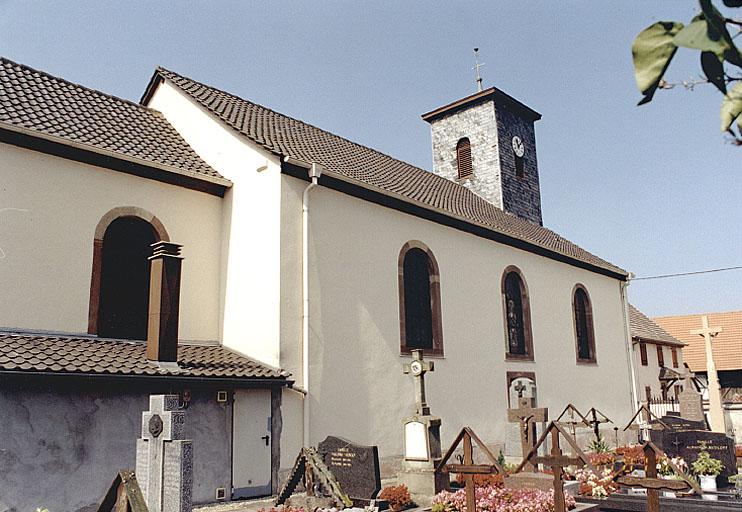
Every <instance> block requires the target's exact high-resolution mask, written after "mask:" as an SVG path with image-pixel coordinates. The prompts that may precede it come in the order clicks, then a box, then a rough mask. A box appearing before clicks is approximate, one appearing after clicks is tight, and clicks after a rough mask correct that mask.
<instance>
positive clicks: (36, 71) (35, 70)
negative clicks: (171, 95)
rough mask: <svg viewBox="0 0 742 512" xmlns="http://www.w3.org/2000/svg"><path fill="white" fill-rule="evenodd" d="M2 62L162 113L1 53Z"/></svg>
mask: <svg viewBox="0 0 742 512" xmlns="http://www.w3.org/2000/svg"><path fill="white" fill-rule="evenodd" d="M0 62H5V63H7V64H10V65H12V66H18V67H19V68H21V69H25V70H27V71H30V72H32V73H38V74H39V75H42V76H45V77H47V78H50V79H52V80H57V81H60V82H64V83H65V84H67V85H71V86H73V87H79V88H80V89H84V90H86V91H89V92H92V93H95V94H100V95H101V96H105V97H106V98H110V99H112V100H116V101H120V102H122V103H127V104H129V105H132V106H135V107H138V108H141V109H144V110H147V111H149V112H154V113H157V114H159V115H162V112H160V111H159V110H156V109H154V108H151V107H148V106H147V105H142V104H141V103H137V102H135V101H132V100H128V99H126V98H121V97H119V96H114V95H113V94H110V93H107V92H103V91H101V90H99V89H95V88H93V87H88V86H86V85H82V84H79V83H77V82H73V81H71V80H68V79H66V78H63V77H61V76H57V75H52V74H51V73H48V72H46V71H41V70H39V69H36V68H33V67H31V66H29V65H27V64H21V63H20V62H16V61H14V60H11V59H9V58H7V57H3V56H2V55H0ZM163 117H164V116H163Z"/></svg>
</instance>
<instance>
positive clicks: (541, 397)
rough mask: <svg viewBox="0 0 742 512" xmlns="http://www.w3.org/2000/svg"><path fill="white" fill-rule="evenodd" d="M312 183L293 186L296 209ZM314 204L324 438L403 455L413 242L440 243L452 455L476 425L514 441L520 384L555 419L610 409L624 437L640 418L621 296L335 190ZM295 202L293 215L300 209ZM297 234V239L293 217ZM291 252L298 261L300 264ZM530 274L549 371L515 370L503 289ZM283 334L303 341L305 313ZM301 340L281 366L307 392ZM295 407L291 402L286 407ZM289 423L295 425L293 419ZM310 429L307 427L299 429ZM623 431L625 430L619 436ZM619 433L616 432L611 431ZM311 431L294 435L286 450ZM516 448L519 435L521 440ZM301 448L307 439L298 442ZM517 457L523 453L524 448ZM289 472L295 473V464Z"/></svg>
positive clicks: (313, 293) (313, 339)
mask: <svg viewBox="0 0 742 512" xmlns="http://www.w3.org/2000/svg"><path fill="white" fill-rule="evenodd" d="M305 185H306V182H303V181H300V180H297V179H294V178H291V177H288V176H284V177H283V186H284V188H285V189H286V190H287V192H285V193H283V197H284V200H285V201H286V204H284V205H283V208H285V209H286V210H291V209H294V210H296V208H298V207H299V203H298V201H300V193H299V192H300V190H303V187H304V186H305ZM311 194H312V197H311V206H310V230H311V232H310V255H309V258H310V273H309V278H310V332H311V335H310V361H309V366H310V381H309V382H310V390H309V404H310V410H311V421H310V439H311V442H312V444H316V443H317V442H318V441H321V440H322V439H324V437H325V436H327V435H330V434H333V435H339V436H342V437H346V438H348V439H350V440H352V441H354V442H358V443H364V444H377V445H379V454H380V456H381V457H382V459H383V458H386V457H388V456H392V455H399V454H401V453H402V428H401V422H402V419H403V418H405V417H407V416H409V415H410V414H411V413H412V410H413V405H414V403H413V383H412V379H411V378H410V377H409V376H406V375H403V373H402V364H403V363H404V362H406V361H407V360H408V359H409V357H408V356H402V355H400V319H399V306H398V302H399V289H398V271H397V262H398V257H399V252H400V249H401V248H402V246H403V245H404V244H405V243H406V242H408V241H410V240H418V241H420V242H423V243H424V244H426V245H427V246H428V247H429V248H430V249H431V251H432V253H433V254H434V255H435V257H436V259H437V262H438V265H439V268H440V287H441V288H440V289H441V301H442V323H443V346H444V354H445V355H444V357H442V358H438V359H436V360H435V364H436V369H435V372H434V373H432V374H428V377H427V381H426V386H427V389H428V397H429V402H430V405H431V407H432V412H433V414H436V415H439V416H440V417H442V419H443V426H442V436H443V444H444V445H447V444H448V443H450V441H451V440H452V437H453V436H454V435H455V434H456V433H457V431H458V430H459V429H460V428H461V427H462V426H464V425H468V426H471V427H472V428H474V430H475V431H476V432H477V433H479V434H480V436H482V437H483V438H484V440H485V442H487V443H493V444H496V443H500V442H503V441H505V440H506V439H507V438H508V434H507V433H508V432H509V430H511V429H512V428H514V425H508V424H507V423H506V417H507V414H506V409H507V408H508V391H507V382H506V372H509V371H512V372H534V373H535V374H536V384H537V387H538V405H539V406H548V407H549V413H550V415H551V416H552V417H555V416H556V415H558V414H559V412H561V410H562V409H563V408H564V407H565V405H566V404H567V403H568V402H572V403H574V404H575V405H576V406H577V407H578V408H579V409H581V410H585V409H589V408H590V407H592V406H595V407H597V408H598V409H600V410H601V411H603V412H604V413H605V414H606V415H608V416H609V417H610V418H612V419H613V420H614V421H615V422H616V423H620V424H621V425H623V424H624V423H625V422H626V421H628V419H629V418H630V417H631V415H632V406H631V392H630V387H631V384H630V382H631V381H630V377H629V366H628V365H629V363H628V354H627V348H628V347H627V333H626V327H625V320H624V304H623V300H622V295H621V284H620V282H619V281H618V280H616V279H612V278H608V277H605V276H602V275H599V274H596V273H593V272H590V271H586V270H582V269H579V268H577V267H573V266H570V265H567V264H564V263H559V262H556V261H554V260H550V259H546V258H544V257H540V256H537V255H534V254H532V253H528V252H525V251H522V250H518V249H515V248H512V247H509V246H505V245H502V244H498V243H494V242H492V241H489V240H486V239H483V238H480V237H476V236H474V235H471V234H467V233H464V232H461V231H458V230H455V229H452V228H448V227H445V226H442V225H439V224H436V223H433V222H430V221H427V220H424V219H421V218H418V217H414V216H411V215H407V214H404V213H401V212H398V211H396V210H392V209H390V208H385V207H382V206H379V205H376V204H372V203H370V202H367V201H363V200H359V199H357V198H354V197H351V196H348V195H346V194H342V193H339V192H336V191H333V190H330V189H328V188H326V187H321V186H320V187H319V188H317V189H315V190H314V191H312V192H311ZM291 200H293V201H294V202H293V203H289V202H288V201H291ZM284 222H285V223H288V227H287V226H286V225H285V226H284V229H288V230H294V231H295V230H296V229H297V228H296V226H295V223H296V222H300V221H297V220H294V219H291V220H289V219H286V218H284ZM298 251H300V246H298V245H294V246H286V247H284V248H283V251H282V260H284V261H293V262H294V264H293V265H290V266H289V265H283V267H282V275H281V283H282V297H283V299H284V300H293V301H297V300H300V297H301V295H300V293H299V292H297V291H296V284H297V283H300V282H301V264H300V262H301V258H300V254H299V253H298ZM286 252H289V254H286ZM509 265H516V266H518V268H519V269H520V270H521V271H522V273H523V276H524V278H525V280H526V285H527V287H528V293H529V296H530V306H531V316H532V324H533V339H534V352H535V360H534V361H533V362H526V361H506V360H505V348H506V344H505V332H504V327H503V324H504V313H503V306H502V301H501V292H500V282H501V278H502V273H503V270H504V269H505V268H506V267H507V266H509ZM577 283H582V284H583V285H584V286H585V288H586V289H587V290H588V292H589V294H590V298H591V301H592V305H593V318H594V322H595V339H596V347H597V364H577V363H576V353H575V335H574V324H573V316H572V296H571V294H572V291H573V289H574V286H575V284H577ZM282 331H283V332H292V333H296V334H300V333H301V315H293V316H291V317H288V316H287V317H282ZM300 340H301V337H300V336H299V335H295V336H291V337H288V338H284V339H283V342H284V344H285V345H286V346H287V348H283V347H282V354H284V353H287V354H290V355H291V357H287V358H285V359H284V358H282V360H281V365H282V366H283V367H284V368H286V369H288V370H289V371H291V372H292V373H293V375H294V378H295V379H296V381H297V382H301V358H300V357H297V355H298V356H300V353H301V352H300V350H301V341H300ZM287 405H288V404H286V403H284V406H287ZM285 414H286V413H285ZM297 427H298V425H297ZM611 427H612V426H611ZM611 427H609V428H611ZM292 435H293V436H294V437H296V438H297V439H301V437H300V436H301V429H300V428H296V429H295V430H292V431H291V432H288V429H286V428H285V429H284V442H286V440H287V438H288V439H290V438H291V436H292ZM511 437H512V438H513V439H515V437H514V436H511ZM294 442H295V441H294ZM512 444H513V443H510V446H508V447H507V452H509V453H519V446H512ZM285 462H286V461H284V462H283V463H282V465H283V464H284V463H285Z"/></svg>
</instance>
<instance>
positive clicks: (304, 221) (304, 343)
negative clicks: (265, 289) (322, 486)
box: [287, 159, 322, 447]
mask: <svg viewBox="0 0 742 512" xmlns="http://www.w3.org/2000/svg"><path fill="white" fill-rule="evenodd" d="M287 160H288V159H287ZM292 163H296V162H295V161H294V162H292ZM302 167H307V168H308V172H309V180H310V183H309V185H307V186H306V188H305V189H304V193H303V194H302V196H301V250H302V254H301V293H302V302H303V303H302V313H301V322H302V329H301V361H302V371H301V380H302V388H303V390H304V402H303V405H304V407H303V420H304V429H303V431H304V435H303V443H304V444H303V445H302V446H305V447H308V446H309V191H310V190H312V189H313V188H314V187H316V186H317V182H318V180H319V177H320V176H321V175H322V166H320V165H319V164H316V163H312V164H311V165H307V164H304V165H302Z"/></svg>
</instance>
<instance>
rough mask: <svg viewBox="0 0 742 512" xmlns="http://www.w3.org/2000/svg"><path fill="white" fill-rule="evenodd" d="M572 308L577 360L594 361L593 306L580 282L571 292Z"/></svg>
mask: <svg viewBox="0 0 742 512" xmlns="http://www.w3.org/2000/svg"><path fill="white" fill-rule="evenodd" d="M572 310H573V312H574V322H575V338H576V343H577V362H580V363H594V362H596V359H595V331H594V329H593V308H592V306H591V305H590V296H589V295H588V294H587V290H586V289H585V287H584V286H582V285H580V284H578V285H577V286H575V289H574V292H573V294H572Z"/></svg>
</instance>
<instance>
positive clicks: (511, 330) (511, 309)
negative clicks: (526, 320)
mask: <svg viewBox="0 0 742 512" xmlns="http://www.w3.org/2000/svg"><path fill="white" fill-rule="evenodd" d="M521 314H522V312H521V309H520V308H519V307H518V306H517V304H516V303H515V300H513V299H508V306H507V315H508V343H509V346H510V352H511V353H512V354H522V353H524V352H525V350H524V348H525V342H522V341H521V340H522V333H523V322H522V321H521V318H520V316H521Z"/></svg>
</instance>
